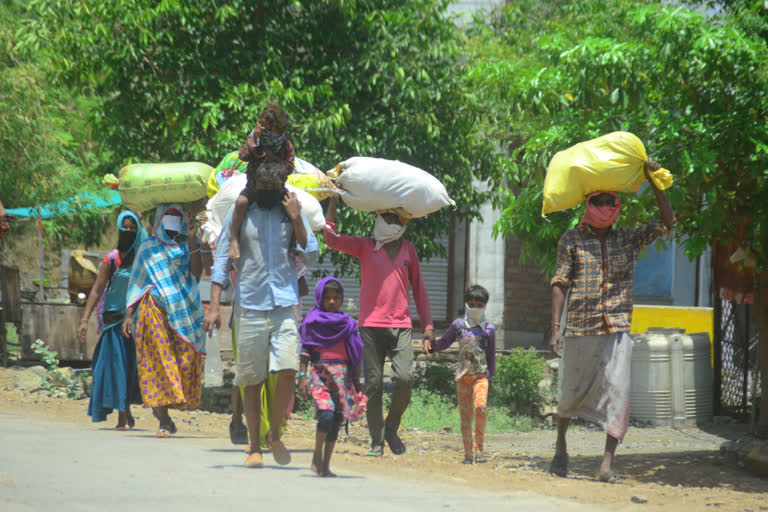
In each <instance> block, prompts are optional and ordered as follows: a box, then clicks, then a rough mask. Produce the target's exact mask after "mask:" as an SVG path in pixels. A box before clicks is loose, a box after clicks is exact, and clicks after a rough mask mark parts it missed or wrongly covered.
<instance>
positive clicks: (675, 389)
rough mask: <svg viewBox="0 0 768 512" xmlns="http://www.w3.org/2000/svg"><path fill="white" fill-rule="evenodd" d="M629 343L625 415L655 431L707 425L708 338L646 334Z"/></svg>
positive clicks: (654, 331)
mask: <svg viewBox="0 0 768 512" xmlns="http://www.w3.org/2000/svg"><path fill="white" fill-rule="evenodd" d="M632 340H633V344H632V369H631V378H632V383H631V386H630V400H631V405H630V415H631V416H632V417H633V418H636V419H639V420H643V421H648V422H650V423H652V424H654V425H685V424H696V423H707V422H711V421H712V416H713V413H714V409H713V406H714V396H713V381H712V364H711V362H710V354H709V351H710V344H709V334H707V333H706V332H700V333H694V334H685V332H684V330H683V329H648V331H647V332H646V333H644V334H633V335H632Z"/></svg>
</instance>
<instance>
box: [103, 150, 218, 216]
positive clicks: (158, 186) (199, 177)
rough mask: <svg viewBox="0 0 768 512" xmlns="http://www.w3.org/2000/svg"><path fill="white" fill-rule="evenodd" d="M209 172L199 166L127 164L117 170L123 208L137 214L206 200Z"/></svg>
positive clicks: (209, 168)
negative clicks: (159, 207)
mask: <svg viewBox="0 0 768 512" xmlns="http://www.w3.org/2000/svg"><path fill="white" fill-rule="evenodd" d="M212 172H213V168H212V167H211V166H209V165H206V164H203V163H200V162H178V163H167V164H131V165H126V166H125V167H123V168H122V169H121V170H120V180H119V184H118V190H119V191H120V198H121V199H122V201H123V204H125V206H126V207H128V208H130V209H131V210H134V211H137V212H143V211H146V210H151V209H152V208H154V207H155V206H157V205H159V204H162V203H191V202H193V201H198V200H200V199H203V198H204V197H205V196H206V189H207V187H208V179H209V178H210V176H211V173H212ZM110 181H111V180H110Z"/></svg>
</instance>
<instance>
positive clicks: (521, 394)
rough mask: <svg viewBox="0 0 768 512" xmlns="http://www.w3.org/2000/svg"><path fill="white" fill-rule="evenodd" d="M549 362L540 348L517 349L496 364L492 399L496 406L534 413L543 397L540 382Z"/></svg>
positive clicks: (511, 410) (513, 412)
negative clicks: (540, 351)
mask: <svg viewBox="0 0 768 512" xmlns="http://www.w3.org/2000/svg"><path fill="white" fill-rule="evenodd" d="M546 364H547V363H546V361H544V359H542V358H541V357H539V355H538V354H537V352H536V350H535V349H533V348H531V349H530V350H524V349H522V348H516V349H514V350H513V351H512V353H511V354H510V355H508V356H503V357H500V358H499V360H498V361H497V363H496V376H495V377H494V378H493V381H492V393H491V399H492V400H493V403H494V404H495V405H499V406H502V407H506V408H508V409H509V411H510V413H512V414H532V413H534V408H535V406H536V403H537V402H538V401H539V400H540V398H541V397H540V396H539V382H540V381H541V379H542V376H543V373H544V368H545V367H546Z"/></svg>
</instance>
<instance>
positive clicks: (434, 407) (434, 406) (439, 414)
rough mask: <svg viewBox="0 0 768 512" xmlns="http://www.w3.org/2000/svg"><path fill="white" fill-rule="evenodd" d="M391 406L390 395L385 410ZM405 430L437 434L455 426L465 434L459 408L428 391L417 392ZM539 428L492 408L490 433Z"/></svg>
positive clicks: (529, 420) (406, 416)
mask: <svg viewBox="0 0 768 512" xmlns="http://www.w3.org/2000/svg"><path fill="white" fill-rule="evenodd" d="M388 407H389V396H386V397H385V408H388ZM402 424H403V427H405V428H418V429H420V430H423V431H425V432H437V431H439V430H440V429H441V428H443V427H451V429H452V430H453V432H455V433H459V432H461V421H460V420H459V408H458V407H457V406H456V405H454V404H453V403H452V402H451V401H450V400H449V399H447V398H445V397H442V396H440V395H437V394H433V393H430V392H429V391H427V390H424V389H421V388H416V389H414V390H413V396H412V397H411V403H410V405H409V406H408V409H406V411H405V414H404V415H403V420H402ZM536 428H538V426H537V424H536V422H535V421H534V419H533V418H531V417H529V416H509V415H507V413H506V410H505V409H503V408H499V407H489V408H488V422H487V424H486V427H485V431H486V432H487V433H489V434H490V433H510V432H528V431H531V430H534V429H536Z"/></svg>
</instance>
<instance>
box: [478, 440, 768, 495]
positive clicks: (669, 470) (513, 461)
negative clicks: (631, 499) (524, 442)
mask: <svg viewBox="0 0 768 512" xmlns="http://www.w3.org/2000/svg"><path fill="white" fill-rule="evenodd" d="M550 461H551V458H549V457H546V458H545V457H538V456H533V457H529V456H526V457H520V456H510V455H500V456H497V457H495V458H494V459H493V461H492V462H493V463H494V464H496V465H500V466H502V467H507V468H515V467H517V468H521V469H533V470H535V471H540V472H543V473H546V472H548V471H549V464H550ZM601 461H602V457H601V456H594V455H591V456H580V455H577V454H574V453H571V454H570V464H569V466H568V471H569V475H568V477H569V478H575V479H586V480H594V479H595V478H596V476H597V471H598V469H599V467H600V462H601ZM614 469H615V470H616V471H617V472H618V473H619V475H621V477H622V478H624V479H626V480H628V481H636V482H642V483H653V484H658V485H670V486H673V487H691V488H700V487H704V488H711V489H717V488H720V489H729V490H733V491H738V492H744V493H765V492H768V481H766V480H764V479H760V478H758V477H756V476H753V475H751V474H749V473H747V472H746V471H745V470H744V469H742V468H740V467H739V466H738V465H737V464H735V463H734V462H732V461H729V460H728V459H726V458H724V457H722V456H721V455H720V453H719V451H716V450H699V451H682V452H666V453H624V454H622V453H617V455H616V461H615V465H614Z"/></svg>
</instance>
